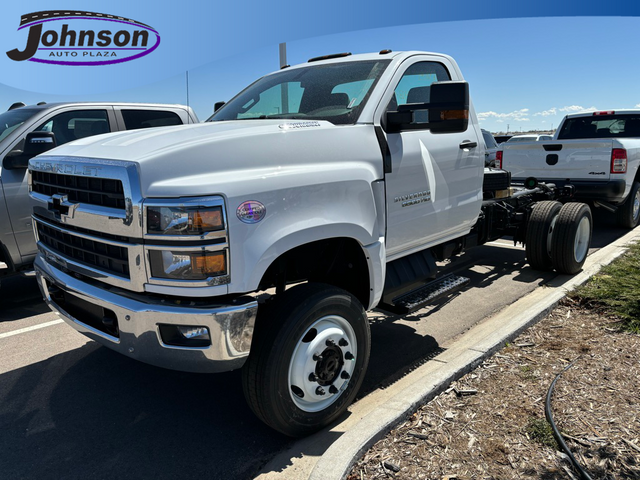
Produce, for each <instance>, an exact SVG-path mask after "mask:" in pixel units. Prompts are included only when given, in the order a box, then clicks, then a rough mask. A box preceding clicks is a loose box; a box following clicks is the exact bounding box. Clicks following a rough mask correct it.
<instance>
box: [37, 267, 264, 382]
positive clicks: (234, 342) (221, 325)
mask: <svg viewBox="0 0 640 480" xmlns="http://www.w3.org/2000/svg"><path fill="white" fill-rule="evenodd" d="M34 265H35V271H36V275H37V278H38V285H39V286H40V290H41V291H42V295H43V297H44V299H45V301H46V302H47V304H48V305H49V306H50V307H51V309H52V310H54V311H56V312H57V313H58V314H59V315H60V316H61V317H62V319H63V320H65V321H66V322H67V323H68V324H69V325H71V326H72V327H73V328H75V329H76V330H78V331H79V332H80V333H82V334H84V335H86V336H87V337H89V338H91V339H92V340H95V341H96V342H98V343H101V344H103V345H105V346H107V347H109V348H111V349H113V350H115V351H117V352H120V353H122V354H123V355H126V356H128V357H131V358H134V359H136V360H140V361H142V362H145V363H149V364H151V365H156V366H158V367H164V368H170V369H173V370H182V371H186V372H225V371H229V370H235V369H237V368H240V367H242V365H243V364H244V362H245V360H246V357H247V356H248V355H249V349H250V347H251V339H252V336H253V327H254V324H255V318H256V314H257V311H258V303H257V302H256V301H255V300H253V299H250V298H244V299H237V300H236V304H224V305H215V306H210V307H198V306H189V305H182V304H179V303H177V302H171V303H169V302H168V301H167V302H165V301H163V300H158V301H156V302H155V303H153V302H152V301H149V302H146V301H141V300H138V299H134V298H130V297H126V296H123V295H120V294H118V293H117V291H116V289H114V288H109V287H107V288H108V289H105V288H99V287H96V286H93V285H91V284H88V283H85V282H82V281H80V280H78V279H77V278H75V277H74V276H71V275H67V274H66V273H64V272H63V271H61V270H59V269H57V268H55V267H53V266H52V265H50V264H48V263H46V262H45V261H43V260H42V258H41V256H40V255H39V256H38V257H37V258H36V261H35V264H34ZM51 288H55V289H60V290H62V291H63V292H65V294H66V295H70V296H72V297H75V298H77V299H80V301H84V302H88V303H90V304H92V305H95V306H97V307H102V308H104V309H108V310H110V311H111V312H113V313H114V314H115V316H116V318H117V325H118V331H119V332H118V336H117V337H116V336H113V335H110V334H108V333H105V332H104V331H101V330H99V329H97V328H94V327H92V326H90V325H88V324H87V323H83V321H82V320H83V319H82V318H74V317H73V316H72V315H70V314H69V313H67V312H66V311H65V310H64V308H62V307H61V306H60V305H57V304H56V302H55V300H54V299H52V295H51V292H50V289H51ZM138 297H140V295H138ZM150 300H151V298H150ZM188 302H189V300H188V299H185V301H184V303H185V304H186V303H188ZM78 316H79V315H78ZM160 324H163V325H189V326H206V327H207V328H208V329H209V335H210V337H211V345H209V346H207V347H178V346H172V345H166V344H165V343H164V342H163V340H162V338H161V336H160V331H159V327H158V326H159V325H160Z"/></svg>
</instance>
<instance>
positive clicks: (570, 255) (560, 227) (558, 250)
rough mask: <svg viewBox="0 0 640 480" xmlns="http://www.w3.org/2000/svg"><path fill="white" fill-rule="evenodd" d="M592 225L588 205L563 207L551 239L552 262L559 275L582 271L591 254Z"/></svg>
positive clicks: (577, 204)
mask: <svg viewBox="0 0 640 480" xmlns="http://www.w3.org/2000/svg"><path fill="white" fill-rule="evenodd" d="M592 225H593V219H592V217H591V210H590V209H589V206H588V205H586V204H584V203H567V204H565V205H563V206H562V208H561V209H560V213H559V214H558V219H557V220H556V224H555V230H554V232H553V237H552V239H551V260H552V262H553V267H554V268H555V269H556V271H557V272H558V273H564V274H568V275H573V274H575V273H578V272H579V271H580V270H582V265H584V262H585V260H586V259H587V253H589V245H590V244H591V231H592Z"/></svg>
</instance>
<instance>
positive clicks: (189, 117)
mask: <svg viewBox="0 0 640 480" xmlns="http://www.w3.org/2000/svg"><path fill="white" fill-rule="evenodd" d="M185 73H186V74H187V75H186V76H187V107H190V106H191V105H189V70H187V71H186V72H185ZM187 123H191V116H188V118H187Z"/></svg>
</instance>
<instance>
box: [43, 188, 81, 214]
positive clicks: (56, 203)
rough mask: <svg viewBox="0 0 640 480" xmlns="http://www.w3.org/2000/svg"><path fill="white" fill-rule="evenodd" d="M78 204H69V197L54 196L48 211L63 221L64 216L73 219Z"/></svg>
mask: <svg viewBox="0 0 640 480" xmlns="http://www.w3.org/2000/svg"><path fill="white" fill-rule="evenodd" d="M77 206H78V204H77V203H71V202H69V197H67V195H58V194H57V195H52V196H51V200H49V203H48V209H49V211H50V212H53V214H54V215H55V216H56V218H58V219H61V218H62V216H63V215H64V216H65V217H71V218H73V213H74V212H75V209H76V207H77Z"/></svg>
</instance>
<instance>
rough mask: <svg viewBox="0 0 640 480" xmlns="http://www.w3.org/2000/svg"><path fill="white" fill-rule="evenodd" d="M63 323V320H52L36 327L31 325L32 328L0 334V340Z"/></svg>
mask: <svg viewBox="0 0 640 480" xmlns="http://www.w3.org/2000/svg"><path fill="white" fill-rule="evenodd" d="M63 322H64V320H52V321H51V322H45V323H40V324H38V325H33V326H32V327H26V328H20V329H19V330H13V331H12V332H7V333H0V338H7V337H13V336H14V335H20V334H21V333H27V332H31V331H33V330H39V329H41V328H45V327H51V326H53V325H57V324H59V323H63Z"/></svg>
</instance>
